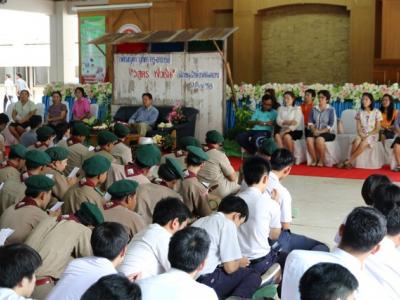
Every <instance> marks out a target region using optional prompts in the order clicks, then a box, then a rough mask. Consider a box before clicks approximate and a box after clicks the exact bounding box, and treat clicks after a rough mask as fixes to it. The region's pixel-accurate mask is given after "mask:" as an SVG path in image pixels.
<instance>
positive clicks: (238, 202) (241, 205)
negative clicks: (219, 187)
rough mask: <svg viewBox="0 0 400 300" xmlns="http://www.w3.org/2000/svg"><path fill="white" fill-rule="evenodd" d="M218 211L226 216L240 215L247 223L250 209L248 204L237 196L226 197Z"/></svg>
mask: <svg viewBox="0 0 400 300" xmlns="http://www.w3.org/2000/svg"><path fill="white" fill-rule="evenodd" d="M218 211H219V212H222V213H224V214H230V213H239V214H240V217H241V218H245V221H247V219H248V218H249V207H248V206H247V203H246V202H245V201H244V200H243V199H242V198H240V197H237V196H226V197H225V198H224V199H222V201H221V203H220V204H219V206H218Z"/></svg>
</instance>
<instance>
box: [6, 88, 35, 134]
mask: <svg viewBox="0 0 400 300" xmlns="http://www.w3.org/2000/svg"><path fill="white" fill-rule="evenodd" d="M36 110H37V109H36V105H35V103H33V101H31V100H29V92H28V91H27V90H22V91H21V92H20V94H19V101H18V102H17V103H15V106H14V109H13V111H12V119H13V120H14V123H11V124H10V126H9V129H10V132H11V133H12V135H13V136H14V137H15V138H16V139H17V140H19V138H20V137H21V135H22V134H23V133H24V132H25V129H26V128H27V127H28V126H29V119H30V118H31V117H32V116H33V115H35V114H36Z"/></svg>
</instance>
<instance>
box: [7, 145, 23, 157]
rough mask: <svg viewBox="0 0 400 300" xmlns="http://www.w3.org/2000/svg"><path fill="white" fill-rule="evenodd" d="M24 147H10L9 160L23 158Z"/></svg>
mask: <svg viewBox="0 0 400 300" xmlns="http://www.w3.org/2000/svg"><path fill="white" fill-rule="evenodd" d="M26 151H27V150H26V147H25V146H24V145H21V144H17V145H11V146H10V154H9V158H25V155H26Z"/></svg>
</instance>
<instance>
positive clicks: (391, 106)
mask: <svg viewBox="0 0 400 300" xmlns="http://www.w3.org/2000/svg"><path fill="white" fill-rule="evenodd" d="M385 97H388V98H389V106H388V107H387V108H384V107H383V105H381V108H380V110H381V113H385V112H386V119H387V120H392V118H393V113H394V99H393V96H392V95H389V94H385V95H383V97H382V100H383V98H385ZM381 102H382V101H381ZM393 122H394V120H393V121H392V123H393Z"/></svg>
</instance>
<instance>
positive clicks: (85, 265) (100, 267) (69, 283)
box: [46, 256, 117, 300]
mask: <svg viewBox="0 0 400 300" xmlns="http://www.w3.org/2000/svg"><path fill="white" fill-rule="evenodd" d="M111 274H117V270H116V269H115V267H114V266H113V264H112V263H111V261H110V260H108V259H107V258H104V257H95V256H91V257H83V258H78V259H74V260H72V261H71V262H70V263H69V264H68V266H67V267H66V268H65V270H64V272H63V274H62V275H61V277H60V280H59V281H58V282H57V284H56V286H55V287H54V288H53V289H52V290H51V292H50V294H49V295H48V296H47V298H46V300H80V299H81V297H82V295H83V294H84V293H85V292H86V290H87V289H88V288H89V287H90V286H92V284H94V283H95V282H96V281H97V280H99V279H100V278H101V277H103V276H107V275H111Z"/></svg>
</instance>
